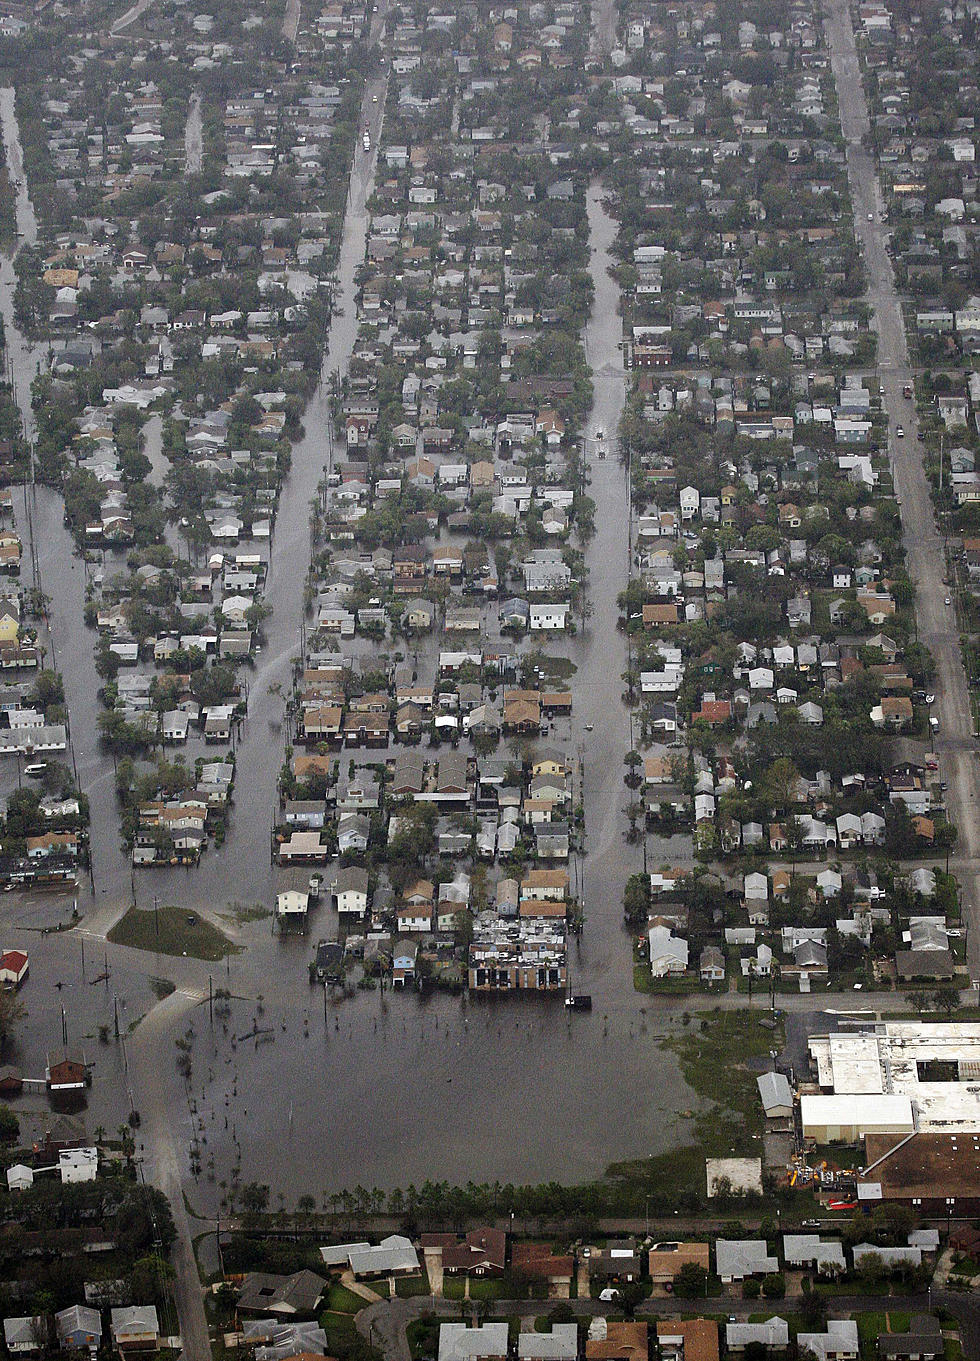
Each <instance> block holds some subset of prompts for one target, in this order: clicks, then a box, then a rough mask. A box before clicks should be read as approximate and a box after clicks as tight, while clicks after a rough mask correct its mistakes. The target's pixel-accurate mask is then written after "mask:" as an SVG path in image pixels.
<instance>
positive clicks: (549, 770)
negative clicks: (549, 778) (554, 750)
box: [531, 756, 568, 777]
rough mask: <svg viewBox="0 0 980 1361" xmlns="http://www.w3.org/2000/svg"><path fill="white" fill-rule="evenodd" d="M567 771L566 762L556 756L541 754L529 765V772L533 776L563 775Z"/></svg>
mask: <svg viewBox="0 0 980 1361" xmlns="http://www.w3.org/2000/svg"><path fill="white" fill-rule="evenodd" d="M567 772H568V762H567V761H564V760H562V759H561V758H560V757H557V756H542V757H540V758H539V759H538V760H536V761H534V762H533V763H532V765H531V774H532V775H533V776H535V777H537V776H539V775H565V774H567Z"/></svg>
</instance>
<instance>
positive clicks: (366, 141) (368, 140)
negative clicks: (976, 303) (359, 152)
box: [361, 132, 371, 152]
mask: <svg viewBox="0 0 980 1361" xmlns="http://www.w3.org/2000/svg"><path fill="white" fill-rule="evenodd" d="M361 145H362V146H363V147H364V150H365V152H367V151H370V150H371V134H370V133H369V132H366V133H365V134H364V138H363V141H362V143H361Z"/></svg>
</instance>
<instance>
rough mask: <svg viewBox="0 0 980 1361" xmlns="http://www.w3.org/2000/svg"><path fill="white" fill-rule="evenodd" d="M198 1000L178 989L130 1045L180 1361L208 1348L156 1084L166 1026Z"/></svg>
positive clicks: (167, 1118) (169, 1115)
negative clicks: (163, 1214) (167, 1236)
mask: <svg viewBox="0 0 980 1361" xmlns="http://www.w3.org/2000/svg"><path fill="white" fill-rule="evenodd" d="M200 1000H201V999H200V996H198V995H194V994H192V993H190V992H187V991H184V990H183V989H178V990H177V991H176V992H173V993H171V994H170V996H169V997H168V998H167V999H166V1001H164V1002H161V1004H160V1005H159V1006H158V1007H155V1008H154V1009H153V1011H152V1012H151V1013H150V1014H149V1015H148V1016H147V1017H146V1019H145V1020H144V1021H143V1023H142V1025H140V1026H139V1027H138V1029H137V1030H136V1033H135V1035H134V1036H133V1039H132V1041H131V1042H130V1066H131V1073H132V1079H131V1080H132V1086H131V1103H132V1104H133V1105H134V1106H135V1107H136V1109H138V1110H139V1112H140V1117H141V1125H140V1133H139V1138H140V1141H141V1143H142V1145H143V1169H142V1170H143V1174H144V1176H145V1177H146V1179H147V1181H149V1182H151V1183H152V1184H153V1185H154V1186H156V1187H158V1188H159V1189H160V1190H161V1191H162V1192H163V1193H164V1195H165V1196H166V1197H167V1199H168V1200H169V1201H170V1209H171V1212H172V1214H173V1220H174V1227H175V1229H176V1231H177V1236H176V1239H175V1240H174V1246H173V1252H172V1254H171V1261H172V1263H173V1268H174V1303H175V1304H176V1306H177V1315H178V1317H179V1319H180V1335H181V1340H182V1342H183V1352H182V1355H183V1356H184V1357H185V1358H186V1361H210V1357H211V1344H210V1341H209V1339H208V1323H207V1317H206V1315H205V1312H204V1297H203V1295H202V1293H201V1280H200V1276H199V1275H198V1270H197V1262H196V1261H195V1258H194V1243H193V1239H192V1236H191V1228H190V1220H189V1218H188V1215H187V1206H186V1202H185V1200H184V1194H183V1189H182V1187H181V1166H182V1162H183V1159H182V1157H181V1156H180V1155H178V1151H177V1145H176V1141H175V1138H174V1136H175V1133H176V1127H175V1125H176V1122H175V1120H174V1112H173V1111H172V1109H171V1107H170V1105H169V1102H168V1100H167V1098H166V1096H165V1095H164V1091H163V1088H162V1087H161V1084H160V1077H161V1073H162V1067H161V1053H160V1050H161V1046H162V1045H167V1044H169V1037H170V1034H171V1029H172V1027H173V1026H174V1025H175V1024H176V1023H177V1022H178V1020H180V1019H182V1018H186V1017H188V1016H190V1015H191V1014H192V1013H193V1011H194V1009H195V1008H196V1007H197V1006H198V1005H199V1003H200Z"/></svg>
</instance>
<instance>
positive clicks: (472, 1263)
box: [442, 1229, 507, 1271]
mask: <svg viewBox="0 0 980 1361" xmlns="http://www.w3.org/2000/svg"><path fill="white" fill-rule="evenodd" d="M442 1264H443V1266H444V1267H445V1268H446V1269H447V1270H448V1271H469V1270H471V1269H472V1268H474V1267H492V1268H493V1269H495V1270H497V1271H503V1270H504V1267H505V1266H506V1265H507V1235H506V1233H505V1232H504V1231H503V1229H473V1230H471V1232H470V1233H468V1234H467V1235H466V1238H465V1239H464V1241H463V1242H462V1243H454V1244H453V1245H452V1246H451V1247H445V1248H443V1250H442Z"/></svg>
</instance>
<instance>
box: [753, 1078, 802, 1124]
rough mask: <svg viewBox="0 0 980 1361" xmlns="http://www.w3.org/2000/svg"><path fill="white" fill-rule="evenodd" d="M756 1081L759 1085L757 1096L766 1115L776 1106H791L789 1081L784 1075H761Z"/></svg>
mask: <svg viewBox="0 0 980 1361" xmlns="http://www.w3.org/2000/svg"><path fill="white" fill-rule="evenodd" d="M756 1081H757V1082H758V1084H759V1095H760V1097H761V1098H762V1105H763V1108H764V1109H765V1112H766V1114H767V1115H768V1114H769V1112H770V1111H771V1110H774V1109H775V1108H776V1107H778V1106H789V1107H790V1108H791V1109H792V1106H793V1093H792V1092H791V1091H790V1086H789V1080H788V1079H787V1077H786V1076H785V1074H784V1073H761V1074H760V1075H759V1077H758V1078H756Z"/></svg>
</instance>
